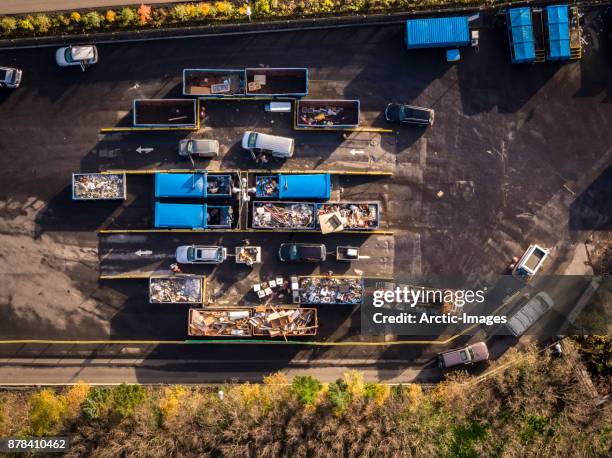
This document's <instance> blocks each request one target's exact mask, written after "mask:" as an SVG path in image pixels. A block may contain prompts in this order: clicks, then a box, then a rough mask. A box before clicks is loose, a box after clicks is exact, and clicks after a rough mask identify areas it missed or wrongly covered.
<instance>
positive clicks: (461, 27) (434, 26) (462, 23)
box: [405, 16, 470, 49]
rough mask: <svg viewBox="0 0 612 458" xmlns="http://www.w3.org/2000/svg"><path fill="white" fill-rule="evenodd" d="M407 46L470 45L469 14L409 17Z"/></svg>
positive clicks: (415, 47) (414, 47)
mask: <svg viewBox="0 0 612 458" xmlns="http://www.w3.org/2000/svg"><path fill="white" fill-rule="evenodd" d="M405 39H406V47H407V48H408V49H418V48H449V47H459V46H469V45H470V28H469V18H468V16H454V17H439V18H426V19H409V20H407V21H406V37H405Z"/></svg>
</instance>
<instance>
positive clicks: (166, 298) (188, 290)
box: [149, 275, 203, 304]
mask: <svg viewBox="0 0 612 458" xmlns="http://www.w3.org/2000/svg"><path fill="white" fill-rule="evenodd" d="M202 282H203V278H202V277H189V276H180V275H176V276H172V277H151V278H150V279H149V301H150V302H151V303H152V304H165V303H172V304H177V303H178V304H197V303H201V302H202V289H203V288H202Z"/></svg>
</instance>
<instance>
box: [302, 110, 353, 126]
mask: <svg viewBox="0 0 612 458" xmlns="http://www.w3.org/2000/svg"><path fill="white" fill-rule="evenodd" d="M300 124H302V125H306V126H334V125H338V124H344V108H342V107H339V106H332V105H326V106H321V107H317V108H314V107H305V106H303V107H301V110H300Z"/></svg>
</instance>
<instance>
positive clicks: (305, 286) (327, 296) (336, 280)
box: [299, 277, 363, 304]
mask: <svg viewBox="0 0 612 458" xmlns="http://www.w3.org/2000/svg"><path fill="white" fill-rule="evenodd" d="M299 298H300V299H299V300H300V303H302V304H361V303H362V302H363V281H362V280H361V278H360V277H300V278H299Z"/></svg>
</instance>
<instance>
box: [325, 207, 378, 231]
mask: <svg viewBox="0 0 612 458" xmlns="http://www.w3.org/2000/svg"><path fill="white" fill-rule="evenodd" d="M317 209H318V216H319V217H321V216H323V215H327V214H331V213H336V214H338V213H339V214H340V217H341V218H342V224H343V226H344V229H357V230H359V229H362V230H370V229H376V228H378V224H379V218H378V204H377V203H373V202H371V203H340V202H337V203H323V204H318V205H317Z"/></svg>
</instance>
